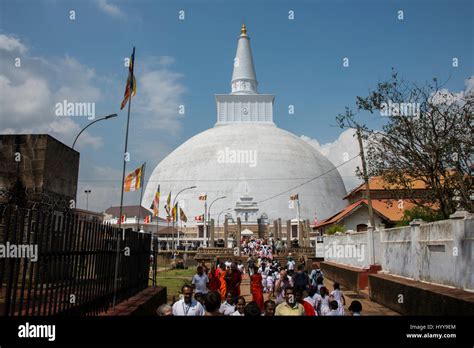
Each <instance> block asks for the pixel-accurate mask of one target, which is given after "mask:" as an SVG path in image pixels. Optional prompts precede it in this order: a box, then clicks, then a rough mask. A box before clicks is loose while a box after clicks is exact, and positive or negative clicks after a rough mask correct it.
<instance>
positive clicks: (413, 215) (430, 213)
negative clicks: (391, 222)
mask: <svg viewBox="0 0 474 348" xmlns="http://www.w3.org/2000/svg"><path fill="white" fill-rule="evenodd" d="M415 219H422V220H423V221H426V222H433V221H438V220H443V214H441V213H440V212H438V211H436V210H433V209H431V208H428V207H420V206H414V207H413V208H411V209H407V210H405V212H404V213H403V217H402V220H400V221H399V222H398V223H397V227H400V226H408V225H409V224H410V222H412V221H413V220H415Z"/></svg>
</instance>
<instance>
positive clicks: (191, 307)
mask: <svg viewBox="0 0 474 348" xmlns="http://www.w3.org/2000/svg"><path fill="white" fill-rule="evenodd" d="M181 293H182V294H183V298H182V299H181V300H179V301H177V302H175V303H174V304H173V315H178V316H202V315H204V312H205V311H204V307H203V306H202V305H201V304H200V303H199V302H197V301H196V300H195V299H193V288H192V286H190V285H184V286H183V287H182V288H181Z"/></svg>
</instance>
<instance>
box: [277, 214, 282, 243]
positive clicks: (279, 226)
mask: <svg viewBox="0 0 474 348" xmlns="http://www.w3.org/2000/svg"><path fill="white" fill-rule="evenodd" d="M277 238H280V239H283V233H282V232H281V218H278V236H277Z"/></svg>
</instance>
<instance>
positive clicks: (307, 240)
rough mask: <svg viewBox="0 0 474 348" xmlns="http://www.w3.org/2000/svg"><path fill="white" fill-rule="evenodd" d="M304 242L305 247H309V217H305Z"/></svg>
mask: <svg viewBox="0 0 474 348" xmlns="http://www.w3.org/2000/svg"><path fill="white" fill-rule="evenodd" d="M305 222H306V224H305V225H306V243H305V247H309V245H310V232H311V226H310V224H309V219H306V221H305Z"/></svg>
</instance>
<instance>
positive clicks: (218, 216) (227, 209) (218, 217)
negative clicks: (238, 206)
mask: <svg viewBox="0 0 474 348" xmlns="http://www.w3.org/2000/svg"><path fill="white" fill-rule="evenodd" d="M230 210H232V208H226V209H222V210H221V212H220V213H219V215H217V227H219V219H220V217H221V215H222V213H224V212H226V211H230Z"/></svg>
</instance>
